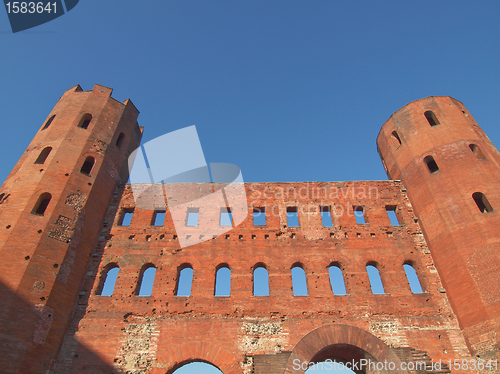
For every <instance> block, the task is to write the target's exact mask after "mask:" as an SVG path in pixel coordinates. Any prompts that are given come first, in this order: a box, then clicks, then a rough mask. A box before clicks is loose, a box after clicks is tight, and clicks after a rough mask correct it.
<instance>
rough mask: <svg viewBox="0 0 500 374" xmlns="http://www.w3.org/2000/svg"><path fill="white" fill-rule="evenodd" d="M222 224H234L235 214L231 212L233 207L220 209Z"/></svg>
mask: <svg viewBox="0 0 500 374" xmlns="http://www.w3.org/2000/svg"><path fill="white" fill-rule="evenodd" d="M219 224H220V225H221V226H232V225H233V215H232V213H231V208H221V209H220V223H219Z"/></svg>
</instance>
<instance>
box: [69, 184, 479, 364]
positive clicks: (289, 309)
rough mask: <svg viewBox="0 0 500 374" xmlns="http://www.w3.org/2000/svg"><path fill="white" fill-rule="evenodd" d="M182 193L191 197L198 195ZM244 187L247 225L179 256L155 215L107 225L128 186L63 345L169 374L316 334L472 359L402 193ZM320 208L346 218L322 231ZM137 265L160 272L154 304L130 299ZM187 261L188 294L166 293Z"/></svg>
mask: <svg viewBox="0 0 500 374" xmlns="http://www.w3.org/2000/svg"><path fill="white" fill-rule="evenodd" d="M184 189H185V192H186V196H189V195H190V193H191V192H190V190H191V189H193V190H198V189H199V185H194V186H190V185H186V186H184ZM246 189H247V196H248V206H249V215H248V217H247V219H246V220H245V221H244V222H243V223H242V224H241V225H240V226H239V227H237V228H235V229H233V230H232V231H230V232H228V233H226V234H223V235H220V236H217V237H216V238H215V239H210V240H208V241H205V242H202V243H199V244H196V245H193V246H190V247H185V248H180V246H179V244H178V238H177V239H174V238H175V235H177V233H176V232H175V230H174V228H173V224H172V221H171V218H170V216H169V214H168V212H167V217H166V220H165V224H164V226H163V227H155V226H151V220H152V216H153V214H154V212H153V210H143V209H140V207H137V206H136V207H135V210H134V216H133V218H132V223H131V225H130V226H129V227H123V226H118V225H117V224H118V223H119V220H120V216H121V214H120V212H121V210H122V209H124V208H130V207H133V206H134V198H133V194H132V192H131V189H130V187H129V186H127V188H126V189H125V191H124V194H123V198H122V199H121V201H120V204H119V206H115V207H113V208H112V209H110V211H109V212H108V215H109V217H113V216H114V214H115V212H116V211H118V213H117V214H116V216H114V217H115V218H114V225H113V227H112V228H111V229H110V233H109V234H108V235H107V239H103V240H102V241H101V242H100V244H99V246H98V247H97V249H96V257H95V258H94V261H93V262H92V266H91V267H90V268H89V273H88V274H89V276H88V278H87V280H86V282H85V288H84V291H85V292H86V295H88V300H87V302H88V305H85V302H84V301H83V300H82V305H81V312H80V314H79V316H78V317H77V320H79V322H78V321H76V322H75V323H78V330H77V331H76V332H75V335H74V337H70V336H68V337H67V344H68V345H70V343H71V342H73V344H74V342H78V343H79V344H80V345H81V348H80V349H82V350H83V349H85V350H87V351H88V352H98V355H99V357H100V359H101V360H102V362H105V363H107V364H108V365H114V367H115V370H116V371H117V372H119V371H120V370H122V371H127V370H130V372H136V371H134V370H137V372H142V371H140V370H144V372H148V373H149V372H151V373H166V372H168V373H171V372H172V371H173V369H175V368H176V367H178V366H179V365H180V364H181V363H183V362H187V361H189V360H193V359H198V360H205V361H208V362H211V363H213V364H215V365H216V366H218V367H219V368H220V369H221V370H222V372H223V373H225V374H226V373H250V372H251V369H252V360H253V358H252V356H253V355H262V354H278V353H281V352H289V351H292V350H293V349H294V347H295V345H296V344H297V343H298V342H299V341H300V340H301V339H302V338H303V337H304V336H305V335H307V334H308V333H309V332H311V331H312V330H314V329H317V328H319V327H324V326H328V325H330V324H345V325H349V326H353V327H357V328H360V329H362V330H363V331H366V332H367V334H368V333H369V334H371V335H373V339H377V338H378V339H380V340H381V341H382V342H385V344H386V346H387V347H389V346H390V347H395V348H398V347H399V348H404V347H412V348H415V349H420V350H425V351H426V353H427V354H428V355H429V357H430V358H431V359H433V360H435V361H438V360H449V359H456V358H464V357H468V351H467V347H466V345H465V342H464V339H463V336H462V334H461V332H460V329H459V327H458V323H457V321H456V319H455V316H454V314H453V311H452V310H451V308H450V306H449V303H448V300H447V297H446V293H444V292H443V286H442V284H441V282H440V280H439V276H438V274H437V272H436V269H435V267H434V263H433V260H432V258H431V255H430V252H429V251H428V249H427V246H426V244H425V241H424V238H423V235H422V232H421V231H420V227H419V224H418V223H417V221H418V220H417V219H416V218H415V215H414V212H413V210H412V208H411V206H410V203H409V201H408V199H407V197H406V193H405V192H404V191H405V188H404V187H403V185H402V184H401V183H400V182H394V181H380V182H328V183H253V184H247V185H246ZM354 205H363V206H364V207H365V212H366V218H367V221H368V223H367V224H364V225H358V224H356V221H355V218H354V216H353V215H352V207H353V206H354ZM387 205H389V206H393V205H395V206H397V214H398V216H399V219H400V222H401V226H391V224H390V222H389V218H388V216H387V212H386V206H387ZM252 206H257V207H263V206H265V207H266V219H267V220H266V221H267V224H266V226H265V227H256V226H253V222H252V214H251V212H252ZM287 206H298V208H299V209H298V211H299V221H300V225H301V226H300V227H298V228H290V227H287V222H286V207H287ZM320 206H331V207H333V206H336V207H337V211H340V208H339V207H341V206H342V207H344V214H342V215H339V216H338V217H335V216H334V219H333V227H332V228H324V227H323V226H322V223H321V217H320V213H319V207H320ZM202 214H203V211H200V220H201V215H202ZM109 219H110V222H111V221H112V218H109ZM97 256H99V257H97ZM405 261H411V262H413V263H414V267H415V269H416V271H417V273H418V276H419V278H420V282H421V284H422V287H423V290H424V293H422V294H412V293H411V291H410V287H409V284H408V281H407V279H406V276H405V272H404V270H403V263H404V262H405ZM297 262H300V263H301V264H303V267H304V270H305V272H306V276H307V285H308V291H309V295H308V296H293V292H292V280H291V272H290V269H291V266H292V265H293V264H294V263H297ZM333 262H338V263H340V264H341V266H342V268H343V271H344V276H345V281H346V287H347V293H348V295H345V296H334V295H333V293H332V290H331V287H330V283H329V275H328V266H329V265H330V264H331V263H333ZM369 262H376V263H378V264H379V269H380V273H381V276H382V280H383V282H384V286H385V291H386V294H385V295H373V294H372V292H371V289H370V284H369V280H368V276H367V273H366V268H365V266H366V264H367V263H369ZM110 263H117V264H118V265H119V266H120V272H119V275H118V279H117V282H116V285H115V290H114V293H113V296H99V295H96V294H95V293H96V291H97V290H98V288H99V283H100V282H101V276H102V272H103V269H104V268H105V267H106V266H107V265H108V264H110ZM147 263H152V264H154V265H155V266H156V267H157V272H156V278H155V283H154V288H153V293H152V295H151V296H150V297H145V296H136V295H135V290H136V285H137V282H138V276H139V271H140V269H141V268H142V266H143V265H144V264H147ZM185 263H189V264H191V265H192V267H193V270H194V279H193V284H192V292H191V296H190V297H180V296H175V295H174V292H175V287H176V278H177V274H178V271H177V269H178V267H179V266H180V265H182V264H185ZM222 263H226V264H228V265H229V267H230V269H231V296H230V297H214V283H215V272H216V268H217V266H218V265H219V264H222ZM257 263H263V264H265V265H266V267H267V269H268V271H269V282H270V295H269V296H268V297H255V296H253V294H252V287H253V285H252V276H253V275H252V271H253V268H254V266H255V264H257ZM139 351H140V353H138V352H139ZM76 352H77V354H78V349H77V350H76ZM260 360H261V361H259V362H260V364H259V365H260V366H259V365H257V366H256V368H255V370H257V371H256V373H259V371H258V370H259V369H258V367H261V368H262V367H265V365H264V364H262V362H267V361H269V360H271V361H272V362H275V361H276V360H274V359H272V358H269V359H267V361H266V360H264V361H262V359H260ZM281 361H283V360H281V359H278V362H281ZM263 365H264V366H263ZM272 365H274V366H272V367H275V366H276V365H277V364H276V363H275V364H272ZM66 367H69V366H66ZM70 367H71V371H70V372H72V373H73V372H75V373H80V372H81V373H84V372H89V371H90V370H92V372H103V373H104V372H105V369H104V368H103V366H102V364H100V363H97V364H95V365H93V364H92V363H91V362H89V361H88V360H86V359H85V356H84V355H81V354H78V357H77V358H75V359H74V360H73V362H72V365H71V366H70ZM275 369H276V368H275ZM275 369H273V370H275ZM284 369H285V367H284V366H283V367H282V370H284ZM262 370H264V369H262ZM469 372H470V371H469Z"/></svg>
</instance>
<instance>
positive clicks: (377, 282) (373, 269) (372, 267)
mask: <svg viewBox="0 0 500 374" xmlns="http://www.w3.org/2000/svg"><path fill="white" fill-rule="evenodd" d="M366 272H367V273H368V278H369V279H370V286H371V289H372V293H373V294H374V295H382V294H385V291H384V285H383V284H382V278H380V272H379V271H378V269H377V264H375V263H370V264H368V265H366Z"/></svg>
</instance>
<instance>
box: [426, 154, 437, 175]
mask: <svg viewBox="0 0 500 374" xmlns="http://www.w3.org/2000/svg"><path fill="white" fill-rule="evenodd" d="M424 162H425V164H426V165H427V168H428V169H429V172H430V173H431V174H432V173H435V172H436V171H438V170H439V166H438V165H437V163H436V161H434V157H432V156H427V157H425V158H424Z"/></svg>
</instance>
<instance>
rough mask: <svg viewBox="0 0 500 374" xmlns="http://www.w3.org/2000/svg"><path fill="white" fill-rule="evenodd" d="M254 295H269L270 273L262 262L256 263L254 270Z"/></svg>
mask: <svg viewBox="0 0 500 374" xmlns="http://www.w3.org/2000/svg"><path fill="white" fill-rule="evenodd" d="M253 295H254V296H269V273H268V272H267V268H266V265H264V264H262V263H260V264H257V265H255V267H254V270H253Z"/></svg>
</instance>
